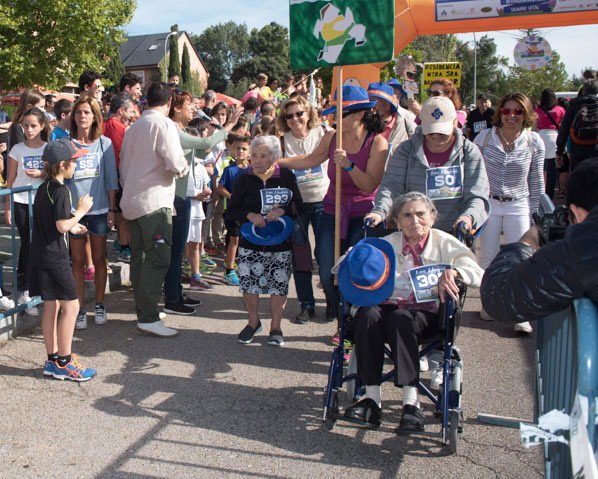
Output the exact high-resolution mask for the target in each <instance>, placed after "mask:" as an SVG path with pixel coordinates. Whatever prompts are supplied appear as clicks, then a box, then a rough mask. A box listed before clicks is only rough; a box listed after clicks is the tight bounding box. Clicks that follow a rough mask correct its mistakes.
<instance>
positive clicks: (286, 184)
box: [228, 136, 303, 346]
mask: <svg viewBox="0 0 598 479" xmlns="http://www.w3.org/2000/svg"><path fill="white" fill-rule="evenodd" d="M250 155H251V167H250V168H249V170H248V171H247V173H245V174H243V175H241V176H239V177H238V178H237V179H236V180H235V184H234V189H233V194H232V197H231V199H230V202H229V206H228V211H229V215H230V217H231V219H234V220H236V221H238V222H239V223H240V224H241V225H243V224H244V223H247V222H251V223H253V225H254V227H255V228H263V227H264V226H266V223H270V222H275V221H278V219H279V218H280V217H281V216H282V215H286V216H289V217H294V216H295V214H294V211H297V212H298V213H300V212H301V209H302V206H303V202H302V199H301V193H300V192H299V188H298V187H297V180H296V178H295V175H294V174H293V172H292V171H291V170H289V169H288V168H282V167H280V166H279V165H278V164H277V163H276V162H277V160H278V159H279V158H280V142H279V141H278V138H276V137H275V136H262V137H259V138H256V139H255V140H253V141H252V142H251V147H250ZM237 262H238V264H239V279H240V290H241V292H242V293H243V300H244V301H245V306H246V308H247V312H248V315H249V321H248V324H247V326H245V328H244V329H243V330H242V331H241V333H240V334H239V338H238V340H239V342H240V343H243V344H248V343H251V342H252V341H253V339H254V336H255V335H256V334H257V333H258V332H260V331H261V329H262V325H261V322H260V320H259V317H258V309H259V295H260V294H268V295H270V312H271V314H272V322H271V324H270V336H269V338H268V344H270V345H272V346H282V345H283V344H284V340H283V335H282V329H281V327H280V323H281V321H282V314H283V312H284V309H285V306H286V302H287V294H288V289H289V279H290V276H291V241H290V238H287V239H285V240H283V241H282V242H281V243H280V244H276V245H273V246H262V245H258V244H254V243H252V242H251V241H249V240H248V239H247V238H245V237H244V236H243V235H242V236H241V238H240V240H239V250H238V253H237Z"/></svg>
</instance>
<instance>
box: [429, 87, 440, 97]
mask: <svg viewBox="0 0 598 479" xmlns="http://www.w3.org/2000/svg"><path fill="white" fill-rule="evenodd" d="M426 93H427V94H428V96H442V94H443V92H441V91H440V90H430V89H429V88H428V89H427V90H426Z"/></svg>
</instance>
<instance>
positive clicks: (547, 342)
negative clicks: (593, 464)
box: [535, 299, 598, 479]
mask: <svg viewBox="0 0 598 479" xmlns="http://www.w3.org/2000/svg"><path fill="white" fill-rule="evenodd" d="M536 344H537V349H536V363H537V371H536V373H537V374H536V381H537V388H536V391H537V398H536V399H537V401H536V411H535V419H536V422H537V418H538V417H539V416H541V415H543V414H545V413H547V412H549V411H552V410H553V409H558V410H564V411H565V412H566V413H567V414H569V415H570V414H571V411H572V408H573V402H574V400H575V395H576V394H577V393H578V394H579V395H580V396H584V397H585V398H587V402H588V406H589V407H588V437H589V441H590V445H591V446H592V450H593V451H594V455H596V450H597V448H596V436H597V435H596V399H597V396H598V310H597V309H596V306H595V305H594V304H593V303H592V301H590V300H589V299H578V300H575V301H574V305H573V306H572V307H571V308H569V309H568V310H566V311H563V312H560V313H556V314H553V315H551V316H549V317H547V318H544V319H543V320H540V321H537V343H536ZM544 458H545V472H546V477H547V478H549V479H566V478H572V477H573V472H572V466H571V451H570V447H569V446H567V445H565V444H562V443H558V442H549V443H544ZM586 477H587V476H586Z"/></svg>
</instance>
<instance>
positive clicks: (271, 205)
mask: <svg viewBox="0 0 598 479" xmlns="http://www.w3.org/2000/svg"><path fill="white" fill-rule="evenodd" d="M260 195H261V197H262V214H263V215H266V214H268V213H269V212H270V211H272V210H274V209H276V208H282V207H283V206H287V205H288V204H289V203H290V202H291V200H292V199H293V192H292V191H291V190H289V189H288V188H264V189H263V190H260Z"/></svg>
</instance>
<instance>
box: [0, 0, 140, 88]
mask: <svg viewBox="0 0 598 479" xmlns="http://www.w3.org/2000/svg"><path fill="white" fill-rule="evenodd" d="M135 7H136V2H135V0H95V1H91V0H70V1H68V2H66V1H64V0H56V1H51V2H39V1H24V0H15V1H11V2H7V1H3V2H1V3H0V45H2V47H1V48H0V81H1V82H2V87H3V88H4V89H16V88H18V87H20V86H26V87H30V86H32V85H34V84H37V85H43V86H44V87H46V88H54V89H59V88H62V86H63V85H64V84H65V83H66V82H67V81H68V80H75V81H76V80H77V78H78V77H79V75H80V74H81V73H82V72H83V71H84V70H87V69H94V70H98V71H101V70H103V69H104V68H105V67H106V64H107V63H108V58H112V57H113V56H114V54H115V51H116V50H117V49H118V45H120V44H121V43H122V42H123V41H124V34H123V31H122V27H123V26H124V25H126V24H127V23H128V22H129V21H130V20H131V18H132V17H133V12H134V11H135Z"/></svg>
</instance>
